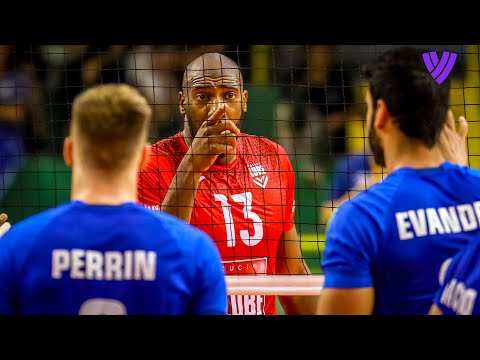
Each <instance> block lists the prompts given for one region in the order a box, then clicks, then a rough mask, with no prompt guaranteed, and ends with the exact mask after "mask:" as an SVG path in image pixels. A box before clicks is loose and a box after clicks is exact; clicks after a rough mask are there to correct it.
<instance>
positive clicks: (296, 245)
mask: <svg viewBox="0 0 480 360" xmlns="http://www.w3.org/2000/svg"><path fill="white" fill-rule="evenodd" d="M282 240H283V241H280V242H279V244H278V249H277V263H276V272H275V273H276V274H278V275H311V271H310V269H309V268H308V266H307V264H306V263H305V260H304V259H303V254H302V249H301V246H300V241H299V239H298V234H297V229H296V228H295V226H294V227H293V228H292V229H291V230H289V231H286V232H284V233H283V239H282ZM279 300H280V304H281V305H282V307H283V309H284V310H285V313H286V314H288V315H311V314H315V310H316V307H317V301H318V296H310V295H305V296H279Z"/></svg>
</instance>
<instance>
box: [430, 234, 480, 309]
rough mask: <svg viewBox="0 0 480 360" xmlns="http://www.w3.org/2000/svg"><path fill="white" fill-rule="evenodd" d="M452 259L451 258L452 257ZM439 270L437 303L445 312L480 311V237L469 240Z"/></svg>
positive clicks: (435, 300) (435, 301)
mask: <svg viewBox="0 0 480 360" xmlns="http://www.w3.org/2000/svg"><path fill="white" fill-rule="evenodd" d="M449 260H450V261H451V262H450V261H449ZM449 260H447V261H449V262H448V263H447V264H446V265H447V266H448V267H447V268H446V270H445V271H441V274H440V284H441V285H440V289H439V290H438V291H437V293H436V295H435V299H434V303H435V304H436V305H437V306H438V307H439V308H440V310H442V313H443V314H444V315H472V314H473V315H480V301H479V300H480V299H479V298H478V297H477V294H478V292H479V291H480V239H477V240H475V241H472V242H470V244H468V245H467V246H466V247H465V248H463V249H462V250H461V251H460V252H459V253H458V254H457V255H455V257H454V258H453V259H449Z"/></svg>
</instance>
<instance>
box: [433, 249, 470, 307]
mask: <svg viewBox="0 0 480 360" xmlns="http://www.w3.org/2000/svg"><path fill="white" fill-rule="evenodd" d="M468 249H469V246H467V247H465V248H463V249H462V250H461V251H459V252H458V253H457V254H456V255H455V256H454V257H453V258H451V262H450V264H449V265H448V268H447V269H440V275H439V278H440V288H439V289H438V290H437V292H436V293H435V296H434V298H433V303H434V304H435V305H437V306H438V308H439V309H440V310H441V311H442V313H443V315H455V314H456V313H455V311H454V310H453V309H452V308H450V307H449V306H447V305H446V304H444V303H445V302H448V301H447V300H446V298H451V296H452V288H451V283H450V282H451V281H452V280H453V279H454V278H455V277H457V276H456V274H455V273H456V269H457V268H458V265H459V263H460V262H461V260H462V259H464V257H465V256H466V255H467V254H469V253H468ZM442 271H443V272H444V275H443V274H442ZM458 280H460V281H462V280H465V279H463V278H459V277H457V281H458ZM442 296H443V297H444V298H445V300H443V299H442ZM442 300H443V301H442Z"/></svg>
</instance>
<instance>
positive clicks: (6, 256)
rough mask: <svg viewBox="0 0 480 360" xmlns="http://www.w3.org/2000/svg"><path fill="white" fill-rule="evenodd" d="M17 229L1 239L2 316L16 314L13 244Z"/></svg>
mask: <svg viewBox="0 0 480 360" xmlns="http://www.w3.org/2000/svg"><path fill="white" fill-rule="evenodd" d="M16 233H17V232H16V229H15V226H13V227H12V228H11V229H10V230H9V231H8V232H7V233H6V234H5V235H3V236H2V238H1V239H0V315H14V314H16V307H15V284H16V281H15V277H16V272H15V267H14V263H13V259H14V257H13V254H14V251H13V249H12V244H13V243H14V242H15V240H16Z"/></svg>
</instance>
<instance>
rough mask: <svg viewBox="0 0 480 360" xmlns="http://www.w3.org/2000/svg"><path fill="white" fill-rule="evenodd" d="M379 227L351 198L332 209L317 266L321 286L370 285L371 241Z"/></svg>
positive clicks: (376, 236)
mask: <svg viewBox="0 0 480 360" xmlns="http://www.w3.org/2000/svg"><path fill="white" fill-rule="evenodd" d="M378 237H379V231H378V229H377V226H376V224H375V222H374V220H373V218H372V217H370V216H368V215H367V214H365V213H364V212H362V211H361V210H360V209H359V208H357V207H356V206H355V205H353V204H352V202H351V201H349V202H346V203H344V204H343V205H341V206H340V207H339V209H338V211H336V212H335V214H334V216H333V218H332V220H331V223H330V224H329V226H328V230H327V234H326V240H325V250H324V253H323V257H322V263H321V267H322V270H323V272H324V274H325V283H324V287H325V288H327V287H330V288H359V287H371V286H373V279H372V275H371V271H370V269H371V267H372V258H373V254H374V245H373V244H374V241H375V240H376V239H378Z"/></svg>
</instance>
